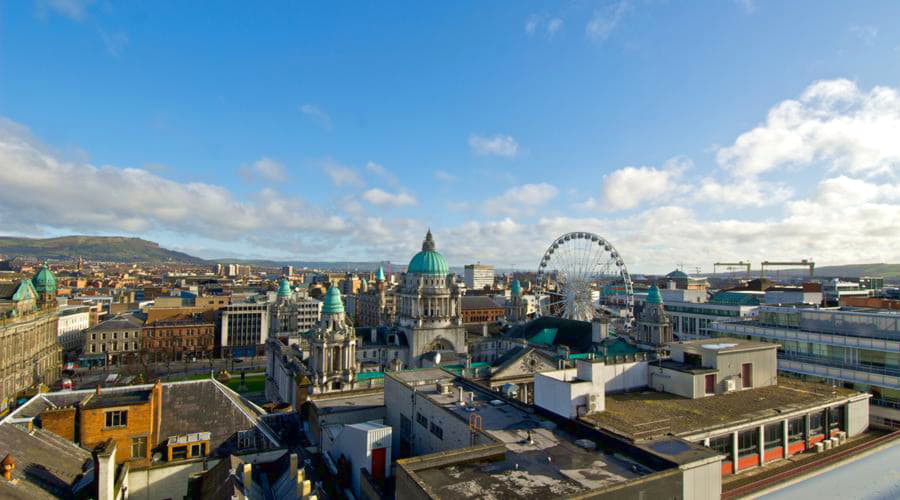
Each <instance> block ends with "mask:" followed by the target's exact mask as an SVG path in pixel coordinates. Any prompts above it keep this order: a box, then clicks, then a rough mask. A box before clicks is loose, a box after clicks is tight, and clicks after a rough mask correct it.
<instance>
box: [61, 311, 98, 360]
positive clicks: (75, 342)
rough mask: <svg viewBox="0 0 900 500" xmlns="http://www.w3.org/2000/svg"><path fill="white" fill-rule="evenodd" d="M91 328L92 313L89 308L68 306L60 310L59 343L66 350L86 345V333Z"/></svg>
mask: <svg viewBox="0 0 900 500" xmlns="http://www.w3.org/2000/svg"><path fill="white" fill-rule="evenodd" d="M90 327H91V312H90V308H89V307H87V306H68V307H64V308H61V309H60V310H59V321H58V322H57V330H56V335H57V341H58V342H59V344H60V345H61V346H62V348H63V349H64V350H71V349H77V348H79V347H81V346H83V345H84V331H85V330H87V329H88V328H90Z"/></svg>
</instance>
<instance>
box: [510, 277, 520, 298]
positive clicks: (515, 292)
mask: <svg viewBox="0 0 900 500" xmlns="http://www.w3.org/2000/svg"><path fill="white" fill-rule="evenodd" d="M510 292H511V293H512V294H513V295H522V284H521V283H519V280H513V282H512V286H511V287H510Z"/></svg>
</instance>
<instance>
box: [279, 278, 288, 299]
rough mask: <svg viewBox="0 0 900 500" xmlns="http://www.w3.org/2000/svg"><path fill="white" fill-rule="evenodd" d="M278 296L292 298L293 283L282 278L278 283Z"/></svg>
mask: <svg viewBox="0 0 900 500" xmlns="http://www.w3.org/2000/svg"><path fill="white" fill-rule="evenodd" d="M278 296H279V297H290V296H291V282H290V281H288V280H287V278H281V281H280V282H278Z"/></svg>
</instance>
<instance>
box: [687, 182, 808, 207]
mask: <svg viewBox="0 0 900 500" xmlns="http://www.w3.org/2000/svg"><path fill="white" fill-rule="evenodd" d="M793 195H794V190H793V189H791V188H790V187H789V186H786V185H784V184H781V183H772V182H763V181H760V180H758V179H755V178H741V179H737V180H736V181H735V182H731V183H727V182H726V183H719V182H718V181H716V180H715V179H712V178H705V179H703V180H702V181H701V182H700V185H699V186H697V187H696V190H695V191H694V196H693V198H694V201H696V202H698V203H719V204H722V206H723V207H746V206H754V207H764V206H768V205H779V204H781V203H784V202H785V201H786V200H788V199H790V198H791V196H793Z"/></svg>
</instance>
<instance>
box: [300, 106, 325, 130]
mask: <svg viewBox="0 0 900 500" xmlns="http://www.w3.org/2000/svg"><path fill="white" fill-rule="evenodd" d="M300 112H301V113H303V114H304V115H306V116H308V117H309V118H310V119H311V120H312V121H313V122H314V123H315V124H316V125H318V126H319V127H321V128H323V129H325V130H329V131H330V130H331V115H329V114H328V112H327V111H325V110H324V109H322V108H320V107H319V106H316V105H315V104H304V105H302V106H300Z"/></svg>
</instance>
